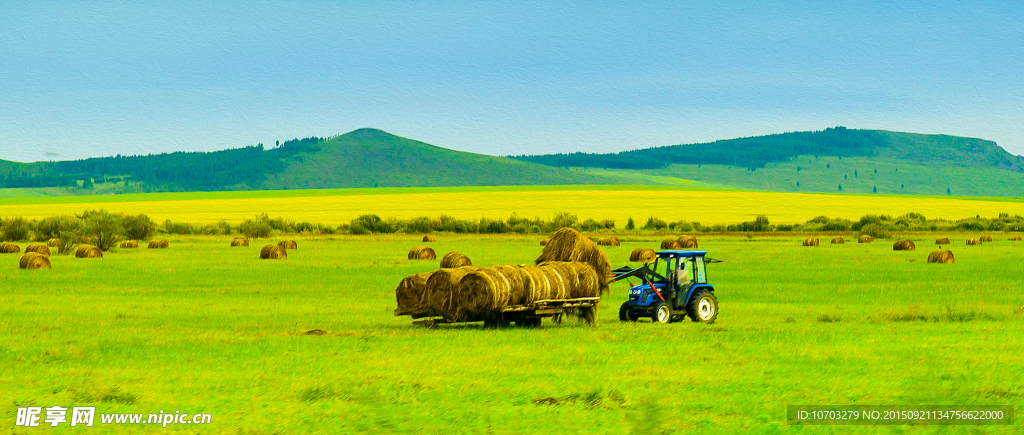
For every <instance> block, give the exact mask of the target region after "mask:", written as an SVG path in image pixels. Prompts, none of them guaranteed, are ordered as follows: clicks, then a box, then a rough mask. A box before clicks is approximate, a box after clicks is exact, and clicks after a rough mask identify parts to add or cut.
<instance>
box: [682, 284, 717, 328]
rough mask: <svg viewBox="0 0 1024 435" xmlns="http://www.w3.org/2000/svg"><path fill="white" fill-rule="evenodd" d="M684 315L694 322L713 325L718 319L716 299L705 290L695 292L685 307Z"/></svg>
mask: <svg viewBox="0 0 1024 435" xmlns="http://www.w3.org/2000/svg"><path fill="white" fill-rule="evenodd" d="M686 315H687V316H690V320H693V321H694V322H700V323H715V319H717V318H718V298H716V297H715V294H714V293H711V292H709V291H707V290H699V291H697V294H695V295H693V299H691V300H690V304H689V305H687V306H686Z"/></svg>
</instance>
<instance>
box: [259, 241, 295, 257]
mask: <svg viewBox="0 0 1024 435" xmlns="http://www.w3.org/2000/svg"><path fill="white" fill-rule="evenodd" d="M285 259H288V251H287V250H286V249H284V248H282V247H281V245H266V246H264V247H263V249H260V260H285Z"/></svg>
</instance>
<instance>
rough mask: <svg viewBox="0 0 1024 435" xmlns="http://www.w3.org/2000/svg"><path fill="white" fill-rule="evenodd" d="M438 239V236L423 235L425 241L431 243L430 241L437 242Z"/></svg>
mask: <svg viewBox="0 0 1024 435" xmlns="http://www.w3.org/2000/svg"><path fill="white" fill-rule="evenodd" d="M436 241H437V237H434V236H429V235H428V236H423V243H430V242H436Z"/></svg>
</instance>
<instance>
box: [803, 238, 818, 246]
mask: <svg viewBox="0 0 1024 435" xmlns="http://www.w3.org/2000/svg"><path fill="white" fill-rule="evenodd" d="M819 243H820V242H819V241H818V239H804V246H818V244H819Z"/></svg>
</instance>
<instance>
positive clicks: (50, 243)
mask: <svg viewBox="0 0 1024 435" xmlns="http://www.w3.org/2000/svg"><path fill="white" fill-rule="evenodd" d="M61 243H63V242H61V241H60V239H50V240H47V241H46V246H49V247H51V248H58V247H60V245H61Z"/></svg>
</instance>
